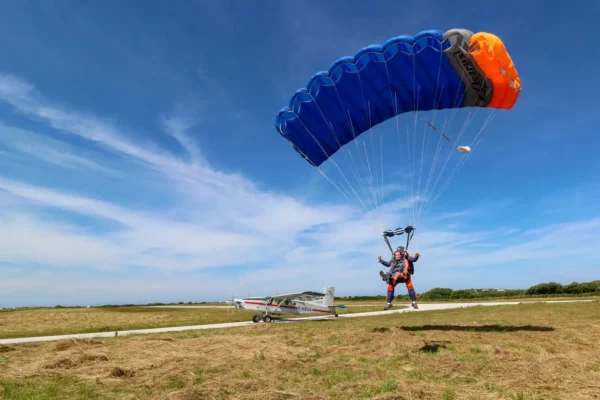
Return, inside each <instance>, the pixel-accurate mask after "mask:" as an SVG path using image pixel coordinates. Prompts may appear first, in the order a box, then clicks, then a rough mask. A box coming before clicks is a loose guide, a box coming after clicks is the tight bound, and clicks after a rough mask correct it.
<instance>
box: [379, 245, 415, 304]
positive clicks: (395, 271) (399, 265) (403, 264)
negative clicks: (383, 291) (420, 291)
mask: <svg viewBox="0 0 600 400" xmlns="http://www.w3.org/2000/svg"><path fill="white" fill-rule="evenodd" d="M418 259H419V257H418V256H411V255H408V254H406V255H405V256H404V257H403V258H402V260H400V261H396V260H395V259H391V260H390V261H384V260H380V261H379V262H380V263H381V264H383V265H385V266H386V267H390V272H389V274H390V281H389V282H388V290H387V302H388V303H391V302H392V300H394V291H395V288H396V284H397V283H398V281H399V280H400V278H403V281H404V282H405V283H406V289H408V296H409V297H410V299H411V300H412V301H413V302H415V301H417V296H416V295H415V289H414V287H413V284H412V280H411V279H410V274H409V273H408V271H409V269H412V268H410V267H412V263H413V262H416V261H417V260H418Z"/></svg>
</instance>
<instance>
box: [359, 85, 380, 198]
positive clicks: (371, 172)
mask: <svg viewBox="0 0 600 400" xmlns="http://www.w3.org/2000/svg"><path fill="white" fill-rule="evenodd" d="M361 85H362V83H361ZM368 107H369V109H368V110H367V115H368V117H369V133H370V135H371V147H373V130H372V125H371V103H370V102H369V103H368ZM365 141H366V140H363V148H364V150H365V157H366V158H367V166H368V168H369V177H370V179H371V181H370V182H371V186H370V189H371V196H373V200H374V201H375V210H378V209H379V200H378V199H377V191H376V190H375V187H376V183H375V179H373V171H372V170H371V161H370V160H369V154H368V152H367V144H366V143H365ZM371 156H372V154H371ZM375 175H377V174H375Z"/></svg>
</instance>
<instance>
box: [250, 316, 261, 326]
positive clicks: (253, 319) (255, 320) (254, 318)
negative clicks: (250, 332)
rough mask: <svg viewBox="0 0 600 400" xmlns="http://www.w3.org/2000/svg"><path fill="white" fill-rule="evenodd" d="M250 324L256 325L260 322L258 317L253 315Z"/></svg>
mask: <svg viewBox="0 0 600 400" xmlns="http://www.w3.org/2000/svg"><path fill="white" fill-rule="evenodd" d="M252 322H254V323H255V324H257V323H258V322H260V316H258V315H255V316H254V317H252Z"/></svg>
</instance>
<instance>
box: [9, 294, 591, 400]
mask: <svg viewBox="0 0 600 400" xmlns="http://www.w3.org/2000/svg"><path fill="white" fill-rule="evenodd" d="M598 343H600V303H598V302H594V303H584V304H573V303H571V304H549V305H545V304H534V305H518V306H516V305H515V306H498V307H475V308H468V309H457V310H446V311H432V312H423V313H408V314H395V315H394V314H389V315H385V316H381V317H367V318H361V319H346V320H343V319H332V320H327V321H315V322H303V323H298V324H259V325H254V326H251V327H247V328H232V329H226V330H214V331H193V332H183V333H177V334H160V335H149V336H132V337H122V338H114V339H102V340H70V341H63V342H55V343H42V344H25V345H18V346H17V345H12V346H2V347H0V398H6V399H26V398H35V399H65V398H69V399H113V398H114V399H182V400H184V399H262V400H269V399H313V400H316V399H364V398H374V399H446V400H449V399H515V400H516V399H523V400H525V399H598V398H600V346H598Z"/></svg>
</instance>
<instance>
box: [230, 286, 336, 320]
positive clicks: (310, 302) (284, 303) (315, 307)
mask: <svg viewBox="0 0 600 400" xmlns="http://www.w3.org/2000/svg"><path fill="white" fill-rule="evenodd" d="M324 292H325V293H318V292H298V293H288V294H278V295H274V296H266V297H246V298H244V299H231V300H229V301H227V304H231V305H234V306H235V308H241V309H244V310H248V311H256V315H254V317H252V322H254V323H258V322H260V320H261V319H262V320H263V321H264V322H267V323H268V322H271V321H272V319H273V318H272V317H271V316H272V315H282V314H291V315H300V314H333V315H335V316H336V317H337V316H338V314H337V312H336V308H337V307H336V306H334V305H333V295H334V293H335V288H334V287H333V286H328V287H326V288H325V290H324Z"/></svg>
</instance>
